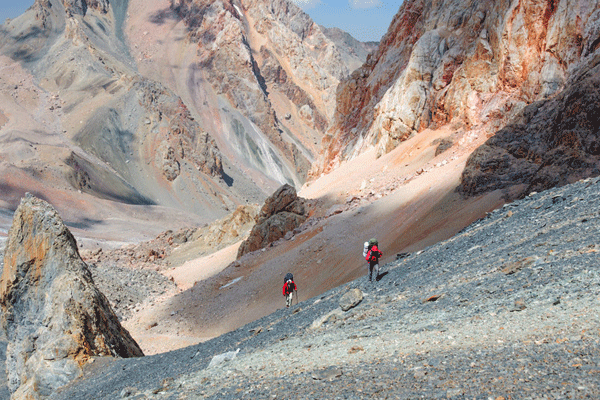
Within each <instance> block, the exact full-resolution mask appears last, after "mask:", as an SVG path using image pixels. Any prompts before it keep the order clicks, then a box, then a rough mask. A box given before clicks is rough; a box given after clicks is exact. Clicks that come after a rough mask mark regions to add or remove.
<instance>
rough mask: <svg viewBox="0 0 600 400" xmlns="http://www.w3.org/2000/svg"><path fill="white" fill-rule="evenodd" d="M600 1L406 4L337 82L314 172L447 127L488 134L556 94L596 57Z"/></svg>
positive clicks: (419, 1)
mask: <svg viewBox="0 0 600 400" xmlns="http://www.w3.org/2000/svg"><path fill="white" fill-rule="evenodd" d="M598 9H599V3H598V1H593V2H591V3H589V4H588V5H586V7H581V6H580V5H579V2H577V1H568V0H565V1H561V2H556V1H547V0H518V1H512V2H495V1H454V0H447V1H442V2H426V1H424V0H411V1H406V2H404V3H403V5H402V6H401V8H400V10H399V12H398V14H397V15H396V16H395V17H394V19H393V21H392V23H391V25H390V28H389V30H388V32H387V33H386V35H385V36H384V37H383V38H382V40H381V42H380V46H379V48H378V50H377V51H376V52H375V53H373V54H371V55H370V56H369V58H368V59H367V62H366V63H365V64H364V65H363V66H362V67H361V68H359V69H358V70H356V71H355V72H354V73H353V74H352V76H351V77H350V78H348V79H347V80H345V81H344V82H343V83H341V84H340V86H339V88H338V96H337V109H336V116H335V122H334V125H333V127H332V129H331V130H330V131H329V136H328V137H327V138H326V140H325V142H326V143H325V146H326V148H325V151H324V157H323V162H322V163H321V165H319V166H317V168H315V170H314V171H313V173H314V174H319V173H321V172H326V171H329V170H331V169H332V168H335V166H336V165H338V164H339V163H340V162H341V161H343V160H346V159H351V158H354V157H356V156H357V155H358V154H360V153H362V152H364V151H365V150H367V149H369V148H372V147H373V146H376V147H377V149H378V153H379V154H383V153H386V152H388V151H390V150H391V149H393V148H395V147H396V146H397V145H398V143H400V142H401V141H403V140H406V139H407V138H409V137H411V136H412V135H415V134H418V133H419V132H421V131H423V130H424V129H425V128H435V127H437V126H440V125H444V124H451V126H460V127H462V128H464V129H466V130H477V131H478V132H479V133H480V134H484V135H488V136H491V135H493V134H494V133H495V132H496V131H498V130H499V129H501V128H503V127H505V126H506V125H507V124H509V123H510V121H511V120H512V119H513V118H514V117H515V116H517V115H519V114H520V112H521V111H522V110H523V109H524V107H525V106H527V105H529V104H532V103H534V102H536V101H543V100H547V99H549V98H552V97H553V96H555V95H556V94H558V93H559V92H560V91H562V90H563V89H564V88H565V85H566V83H567V82H568V78H569V76H570V75H571V74H572V73H573V72H574V71H575V70H576V69H577V68H578V67H579V66H580V65H581V64H582V63H585V62H586V57H588V55H590V54H592V53H594V52H595V51H596V48H597V41H598V37H599V35H598V33H599V32H598V24H599V18H600V12H599V11H598Z"/></svg>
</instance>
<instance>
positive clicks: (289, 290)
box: [282, 273, 298, 307]
mask: <svg viewBox="0 0 600 400" xmlns="http://www.w3.org/2000/svg"><path fill="white" fill-rule="evenodd" d="M297 290H298V288H297V287H296V284H295V283H294V276H293V275H292V274H290V273H288V274H287V275H286V276H285V279H284V283H283V289H282V292H283V295H284V297H285V306H286V307H289V306H291V305H292V300H293V298H294V291H297ZM296 296H298V294H297V292H296Z"/></svg>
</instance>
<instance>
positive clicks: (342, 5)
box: [292, 0, 402, 42]
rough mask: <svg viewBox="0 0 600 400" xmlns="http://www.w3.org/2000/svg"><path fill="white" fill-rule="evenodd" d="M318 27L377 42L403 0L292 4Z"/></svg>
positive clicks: (320, 0) (302, 0)
mask: <svg viewBox="0 0 600 400" xmlns="http://www.w3.org/2000/svg"><path fill="white" fill-rule="evenodd" d="M292 1H294V3H296V4H297V5H298V6H299V7H300V8H302V10H304V12H305V13H307V14H308V15H310V17H311V18H312V19H313V21H315V22H316V23H317V24H319V25H323V26H325V27H327V28H333V27H336V28H340V29H342V30H344V31H346V32H348V33H349V34H351V35H352V36H354V38H355V39H358V40H360V41H363V42H368V41H374V42H378V41H379V40H380V39H381V37H382V36H383V35H384V34H385V33H386V32H387V29H388V27H389V26H390V22H392V18H394V15H396V13H397V12H398V9H399V8H400V5H401V4H402V0H292Z"/></svg>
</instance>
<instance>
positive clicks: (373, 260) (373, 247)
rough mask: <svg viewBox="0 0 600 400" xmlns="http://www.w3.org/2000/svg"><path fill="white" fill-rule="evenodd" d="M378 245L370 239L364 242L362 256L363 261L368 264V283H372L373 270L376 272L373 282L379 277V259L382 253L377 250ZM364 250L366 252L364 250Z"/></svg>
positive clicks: (374, 240)
mask: <svg viewBox="0 0 600 400" xmlns="http://www.w3.org/2000/svg"><path fill="white" fill-rule="evenodd" d="M378 246H379V243H378V242H377V239H375V238H373V239H370V240H369V241H368V242H365V246H364V248H363V255H364V257H365V260H367V262H368V263H369V282H373V270H376V271H377V272H376V273H375V280H377V277H378V276H379V258H381V256H383V253H382V252H381V251H380V250H379V247H378ZM365 249H366V250H365Z"/></svg>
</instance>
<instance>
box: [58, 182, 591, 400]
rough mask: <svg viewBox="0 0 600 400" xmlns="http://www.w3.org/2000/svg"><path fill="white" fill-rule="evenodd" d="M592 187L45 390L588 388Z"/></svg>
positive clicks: (522, 207) (69, 395) (518, 205)
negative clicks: (188, 342)
mask: <svg viewBox="0 0 600 400" xmlns="http://www.w3.org/2000/svg"><path fill="white" fill-rule="evenodd" d="M599 197H600V181H599V180H598V178H595V179H587V180H584V181H580V182H578V183H576V184H572V185H568V186H564V187H562V188H560V189H554V190H550V191H546V192H543V193H537V194H531V195H530V196H528V197H526V198H524V199H523V200H520V201H517V202H515V203H511V204H507V205H506V206H504V207H503V208H501V209H498V210H496V211H494V212H492V213H490V214H489V215H488V216H487V217H486V218H484V219H482V220H479V221H477V222H475V223H474V224H472V225H470V226H469V227H468V228H466V229H465V230H463V231H462V232H460V233H459V234H458V235H456V236H454V237H452V238H451V239H449V240H446V241H442V242H440V243H438V244H435V245H433V246H430V247H427V248H426V249H424V250H423V251H419V252H416V253H412V254H408V255H405V256H404V258H401V259H399V260H397V261H394V262H391V263H388V264H386V265H385V266H384V268H383V273H382V274H381V276H380V279H379V281H378V282H377V283H376V284H369V283H368V282H366V280H365V279H364V278H361V279H358V280H355V281H352V282H349V283H348V284H346V285H343V286H341V287H339V288H336V289H333V290H331V291H328V292H326V293H323V294H322V295H320V296H318V297H315V298H311V299H307V300H305V301H302V302H300V303H299V304H298V305H297V306H294V307H293V308H292V309H281V310H279V311H277V312H275V313H273V314H271V315H269V316H268V317H265V318H262V319H260V320H257V321H255V322H253V323H251V324H249V325H246V326H244V327H242V328H240V329H237V330H235V331H233V332H230V333H227V334H225V335H223V336H221V337H218V338H215V339H213V340H211V341H209V342H206V343H202V344H199V345H196V346H191V347H187V348H185V349H181V350H178V351H175V352H170V353H165V354H160V355H157V356H147V357H143V358H139V359H135V360H118V361H110V362H106V361H102V360H100V359H98V360H97V362H95V363H94V364H91V365H90V367H89V368H87V370H86V375H85V377H84V378H83V379H81V380H79V381H76V382H74V383H72V384H70V385H69V386H67V387H65V388H63V389H61V390H60V391H59V392H57V393H55V394H54V395H53V396H52V398H54V399H86V398H90V396H91V397H94V398H98V399H109V398H110V399H112V398H149V399H175V398H181V397H188V398H189V397H202V398H219V399H227V398H231V399H233V398H263V397H272V396H275V397H287V396H288V395H289V393H294V396H293V397H298V398H316V397H318V398H322V397H331V398H336V397H346V398H364V397H370V396H375V397H389V396H391V397H399V398H412V397H421V396H425V397H427V398H463V397H465V396H466V397H469V398H471V397H476V398H480V397H482V398H483V397H485V398H488V397H491V398H498V397H504V398H509V397H519V398H540V397H541V398H555V397H574V398H584V397H590V398H594V397H597V396H598V395H599V394H600V387H599V385H598V380H597V379H596V374H597V364H598V361H599V360H600V358H599V357H600V347H599V346H598V340H597V334H596V333H597V331H598V329H600V320H598V316H597V313H596V312H595V310H596V309H597V307H598V296H599V295H600V292H599V291H598V284H599V283H600V275H599V274H598V273H597V270H596V261H597V254H598V251H599V248H598V244H597V243H598V240H599V238H598V237H597V236H598V235H597V234H598V232H600V215H599V213H598V212H597V211H595V210H596V207H595V204H596V202H597V201H598V198H599ZM582 233H583V234H582ZM300 282H303V281H300ZM304 284H308V281H304ZM354 289H358V290H359V292H361V293H362V297H363V299H362V301H359V298H360V297H359V298H357V299H356V301H355V302H354V303H353V305H354V306H353V307H351V308H349V309H348V311H342V309H341V308H340V304H341V299H342V297H343V295H345V294H346V293H348V292H350V291H352V290H354ZM354 291H355V290H354ZM344 301H345V299H344ZM345 308H346V307H345Z"/></svg>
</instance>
